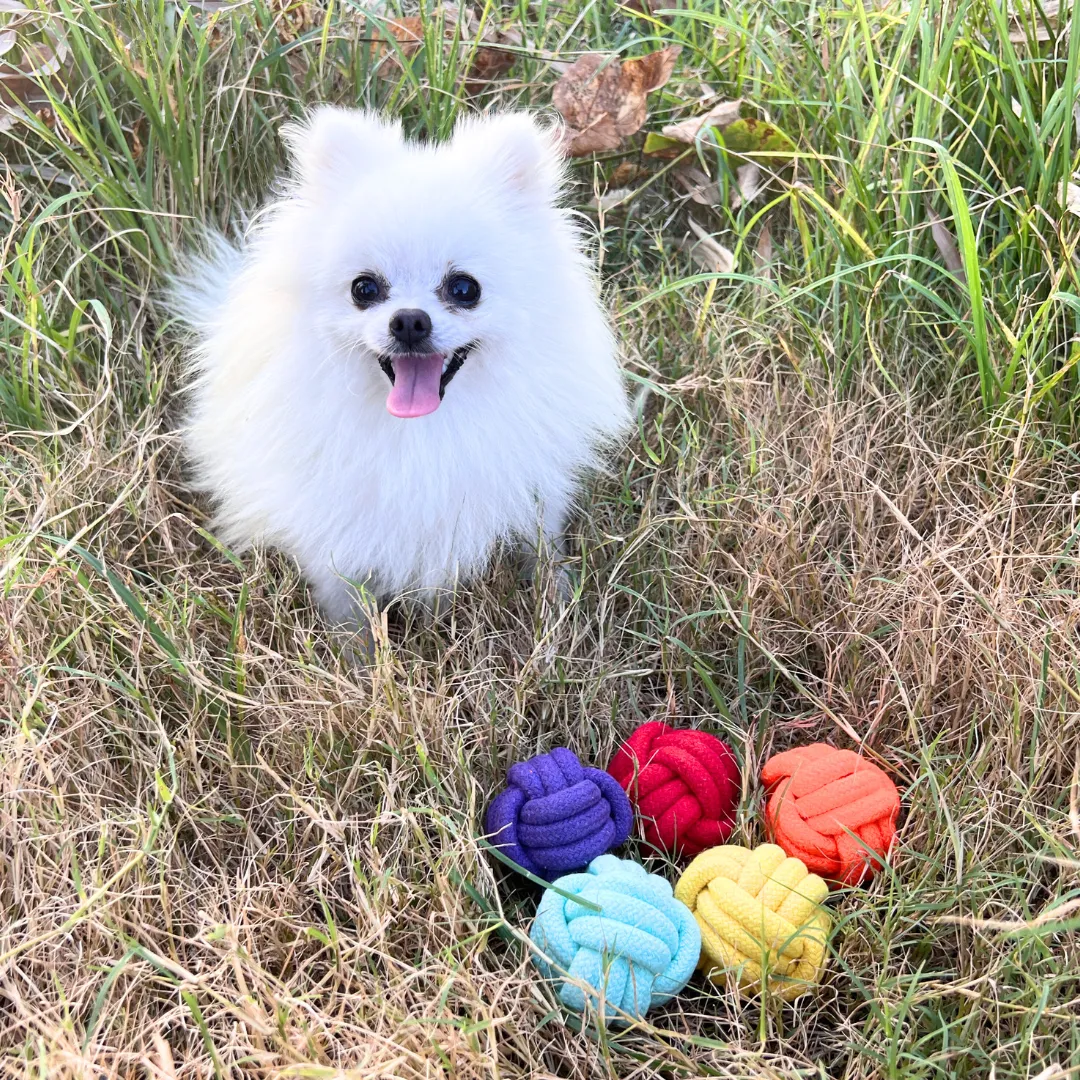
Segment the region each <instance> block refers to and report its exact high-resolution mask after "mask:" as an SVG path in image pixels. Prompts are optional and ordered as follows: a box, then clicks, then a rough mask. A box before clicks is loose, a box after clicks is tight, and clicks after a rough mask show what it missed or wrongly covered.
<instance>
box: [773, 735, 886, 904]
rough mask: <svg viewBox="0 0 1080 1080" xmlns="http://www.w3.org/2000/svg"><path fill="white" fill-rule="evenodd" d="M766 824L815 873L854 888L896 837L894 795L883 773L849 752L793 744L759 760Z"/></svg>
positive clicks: (872, 871) (882, 857)
mask: <svg viewBox="0 0 1080 1080" xmlns="http://www.w3.org/2000/svg"><path fill="white" fill-rule="evenodd" d="M761 782H762V783H763V784H764V785H765V787H766V788H768V789H769V791H770V795H769V799H768V802H767V803H766V805H765V827H766V828H767V829H768V832H769V836H770V837H771V838H772V839H773V840H774V842H775V843H777V844H778V845H779V846H780V847H782V848H783V849H784V851H786V852H787V853H788V855H790V856H791V857H792V858H795V859H802V861H803V862H804V863H806V865H807V867H808V868H809V869H810V870H811V871H813V873H815V874H820V875H821V877H823V878H827V879H830V880H832V881H839V882H842V883H843V884H845V885H858V884H859V882H861V881H862V880H863V879H864V878H866V877H869V876H870V875H872V874H873V873H874V871H875V870H877V869H878V868H879V867H880V866H881V864H882V862H883V860H884V857H885V855H886V854H887V853H888V851H889V848H890V847H891V846H892V842H893V840H894V839H895V837H896V818H897V816H898V815H899V813H900V793H899V792H898V791H897V790H896V785H895V784H894V783H893V782H892V780H890V779H889V776H888V774H887V773H886V772H885V771H884V770H883V769H881V768H879V767H878V766H877V765H875V764H874V763H873V762H872V761H867V759H866V758H864V757H860V756H859V755H858V754H856V753H854V752H853V751H851V750H837V749H836V748H835V747H833V746H828V745H827V744H826V743H813V744H812V745H810V746H798V747H796V748H795V749H794V750H786V751H785V752H784V753H782V754H776V755H774V756H773V757H771V758H769V760H768V761H767V762H765V768H764V769H762V770H761Z"/></svg>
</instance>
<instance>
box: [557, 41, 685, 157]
mask: <svg viewBox="0 0 1080 1080" xmlns="http://www.w3.org/2000/svg"><path fill="white" fill-rule="evenodd" d="M681 51H682V47H681V46H679V45H668V46H667V47H666V48H663V49H660V50H658V51H657V52H652V53H648V54H647V55H645V56H636V57H633V58H632V59H630V60H624V61H622V62H620V61H619V59H618V57H617V56H616V55H615V54H614V53H585V55H584V56H581V57H579V58H578V59H577V60H575V61H574V63H573V64H571V65H570V67H569V68H568V69H567V70H566V71H565V72H564V73H563V75H562V77H561V78H560V79H559V81H558V82H557V83H556V84H555V89H554V90H553V91H552V102H553V103H554V105H555V108H556V109H558V110H559V112H560V113H561V114H562V117H563V119H564V120H565V121H566V123H567V126H568V128H569V131H568V132H567V143H568V151H569V153H570V155H571V156H572V157H581V156H583V155H585V154H591V153H596V152H598V151H602V150H615V149H616V148H617V147H618V146H619V145H620V144H621V143H622V140H623V139H624V138H626V136H627V135H633V134H634V132H636V131H639V130H640V129H641V125H642V124H644V123H645V118H646V116H647V108H646V101H645V99H646V96H647V95H648V94H649V93H651V92H652V91H653V90H658V89H659V88H660V87H661V86H663V85H664V83H666V82H667V81H668V79H670V78H671V73H672V72H673V71H674V69H675V60H676V58H677V57H678V55H679V53H680V52H681Z"/></svg>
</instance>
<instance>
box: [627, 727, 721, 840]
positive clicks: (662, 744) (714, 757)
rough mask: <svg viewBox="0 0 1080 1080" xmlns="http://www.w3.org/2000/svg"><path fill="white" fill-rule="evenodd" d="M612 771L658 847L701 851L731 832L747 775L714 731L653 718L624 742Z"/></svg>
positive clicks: (646, 837)
mask: <svg viewBox="0 0 1080 1080" xmlns="http://www.w3.org/2000/svg"><path fill="white" fill-rule="evenodd" d="M608 772H609V773H611V775H612V776H614V777H615V779H616V780H618V782H619V783H620V784H621V785H622V786H623V787H624V788H625V789H626V793H627V795H629V796H630V802H631V803H632V804H633V806H634V809H635V811H636V812H637V813H638V814H639V815H640V817H641V821H642V825H643V826H644V832H645V839H646V841H647V842H648V843H650V844H652V845H653V846H654V847H657V848H661V849H662V850H664V851H669V852H672V853H675V854H682V855H696V854H697V853H698V852H700V851H705V850H706V848H711V847H715V846H716V845H717V844H722V843H723V842H724V841H725V840H726V839H727V838H728V836H730V835H731V830H732V828H733V827H734V825H735V811H736V809H737V808H738V805H739V796H740V794H741V792H742V777H741V775H740V773H739V765H738V762H737V761H736V760H735V755H734V754H733V753H732V752H731V748H730V747H729V746H728V745H727V744H726V743H722V742H721V741H720V740H719V739H718V738H716V737H715V736H714V735H708V734H706V733H705V732H704V731H682V730H678V729H676V728H672V727H668V725H667V724H665V723H662V722H661V721H659V720H653V721H650V722H649V723H647V724H642V725H641V727H639V728H638V729H637V730H636V731H635V732H634V733H633V734H632V735H631V736H630V738H629V739H627V741H626V742H625V743H623V745H622V746H621V747H619V749H618V751H617V752H616V754H615V757H614V758H612V760H611V764H610V765H609V766H608Z"/></svg>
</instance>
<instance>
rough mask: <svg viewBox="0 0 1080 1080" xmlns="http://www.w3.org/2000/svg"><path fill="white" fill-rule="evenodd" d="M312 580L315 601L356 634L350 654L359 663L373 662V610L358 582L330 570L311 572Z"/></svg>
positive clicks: (325, 614) (334, 621)
mask: <svg viewBox="0 0 1080 1080" xmlns="http://www.w3.org/2000/svg"><path fill="white" fill-rule="evenodd" d="M310 580H311V583H312V590H313V591H314V593H315V602H316V603H317V604H318V605H319V610H320V611H321V612H322V614H323V617H324V618H325V619H326V621H327V622H328V623H330V624H331V625H332V626H336V627H343V628H345V629H346V630H349V631H350V632H351V633H352V634H353V637H354V640H353V641H352V642H351V643H350V644H349V646H348V647H347V648H346V650H345V652H346V655H347V657H348V658H349V659H350V661H352V662H353V663H355V664H358V665H360V666H366V665H368V664H370V663H371V662H372V661H373V660H374V659H375V635H374V634H373V633H372V629H371V616H370V613H369V611H368V609H367V608H366V607H365V605H364V603H363V602H362V600H361V598H360V593H359V591H358V590H357V588H356V586H355V585H353V584H352V582H350V581H348V580H347V579H346V578H343V577H339V576H338V575H337V574H333V573H329V572H327V573H322V574H318V575H311V579H310Z"/></svg>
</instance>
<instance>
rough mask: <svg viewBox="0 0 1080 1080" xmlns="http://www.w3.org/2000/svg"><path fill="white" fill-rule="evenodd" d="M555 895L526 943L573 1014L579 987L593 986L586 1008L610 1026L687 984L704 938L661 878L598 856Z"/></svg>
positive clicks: (578, 1007)
mask: <svg viewBox="0 0 1080 1080" xmlns="http://www.w3.org/2000/svg"><path fill="white" fill-rule="evenodd" d="M555 888H558V889H560V890H562V893H569V894H570V896H571V897H573V896H578V897H581V899H582V900H587V901H589V902H590V903H591V904H594V905H596V907H599V908H600V909H601V910H600V911H596V910H593V909H592V908H589V907H586V906H585V905H584V904H580V903H578V902H577V901H576V900H574V899H571V898H568V897H567V896H564V895H561V894H560V893H558V892H556V891H555ZM555 888H550V889H546V890H545V891H544V895H543V897H542V898H541V900H540V906H539V908H538V909H537V912H536V919H535V920H534V922H533V925H532V930H531V931H530V932H529V937H530V938H531V939H532V942H533V944H534V945H535V946H536V949H537V950H538V952H537V951H534V952H533V954H532V960H533V963H534V964H535V965H536V967H537V968H538V969H539V970H540V972H541V974H542V975H544V976H545V977H546V978H548V979H551V980H553V981H554V982H555V983H556V984H557V985H558V994H559V1000H560V1001H562V1003H563V1004H564V1005H565V1006H566V1007H567V1008H568V1009H573V1010H575V1011H576V1012H582V1011H583V1010H584V1008H585V1002H586V992H585V990H584V989H583V988H582V986H581V985H576V984H579V983H580V984H584V985H587V986H589V987H592V990H593V991H594V992H590V993H589V994H588V997H589V1003H590V1004H591V1005H592V1006H593V1008H595V1009H597V1010H598V1012H599V1014H600V1016H601V1019H602V1020H605V1022H607V1021H610V1020H612V1019H614V1020H616V1021H617V1020H618V1017H617V1015H615V1014H614V1013H613V1011H612V1010H619V1011H621V1012H624V1013H628V1014H629V1015H630V1016H633V1017H641V1016H644V1015H645V1013H646V1012H648V1010H649V1009H651V1008H654V1007H655V1006H657V1005H661V1004H663V1003H664V1002H665V1001H667V1000H669V999H670V998H672V997H674V995H675V994H677V993H678V992H679V991H680V990H681V989H682V988H683V987H684V986H685V985H686V983H687V981H688V980H689V978H690V976H691V975H692V974H693V972H694V968H695V967H696V966H697V962H698V956H699V954H700V953H701V931H700V930H699V929H698V924H697V922H696V921H695V919H694V916H693V915H692V914H691V913H690V909H689V908H688V907H687V906H686V905H685V904H684V903H682V902H681V901H679V900H676V899H675V897H674V895H673V894H672V891H671V886H670V885H669V884H668V883H667V882H666V881H665V880H664V879H663V878H662V877H658V876H657V875H656V874H650V873H648V872H647V871H646V869H645V867H643V866H641V865H640V864H639V863H636V862H632V861H631V860H629V859H620V858H618V857H617V856H615V855H601V856H599V857H598V858H596V859H593V861H592V862H591V863H589V868H588V870H586V871H584V872H583V873H579V874H566V875H565V876H564V877H561V878H559V879H558V880H557V881H556V882H555ZM541 954H542V955H541ZM549 961H550V963H549ZM567 976H569V978H567ZM571 980H573V981H571Z"/></svg>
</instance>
